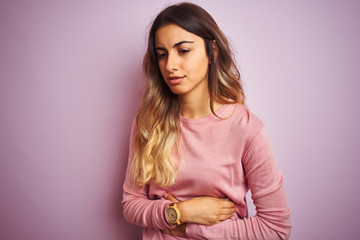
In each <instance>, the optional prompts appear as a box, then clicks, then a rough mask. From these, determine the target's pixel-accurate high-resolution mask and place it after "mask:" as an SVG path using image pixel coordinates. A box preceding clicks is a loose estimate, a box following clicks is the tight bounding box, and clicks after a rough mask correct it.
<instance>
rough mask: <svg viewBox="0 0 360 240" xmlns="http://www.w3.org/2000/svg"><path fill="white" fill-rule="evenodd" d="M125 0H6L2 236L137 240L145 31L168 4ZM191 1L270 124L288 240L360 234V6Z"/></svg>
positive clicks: (1, 60)
mask: <svg viewBox="0 0 360 240" xmlns="http://www.w3.org/2000/svg"><path fill="white" fill-rule="evenodd" d="M124 2H125V1H115V0H114V1H79V0H76V1H44V0H43V1H41V0H33V1H25V0H23V1H1V3H0V36H1V37H0V50H1V51H0V111H1V112H0V114H1V115H0V161H1V162H0V164H1V165H0V201H1V202H0V239H4V240H20V239H21V240H22V239H26V240H49V239H51V240H63V239H67V240H79V239H81V240H82V239H84V240H85V239H86V240H98V239H104V240H115V239H139V238H140V228H138V227H136V226H132V225H130V224H128V223H126V222H125V220H124V219H123V217H122V210H121V205H120V201H121V195H122V183H123V180H124V173H125V167H126V164H127V163H126V161H127V153H128V138H129V131H130V124H131V121H132V118H133V117H134V114H135V109H136V106H137V103H138V99H139V96H140V94H141V91H140V90H141V87H142V86H143V82H142V74H141V66H140V64H141V60H142V56H143V53H144V49H145V41H146V40H145V39H146V32H147V29H148V25H149V23H150V21H151V20H152V19H153V17H154V16H155V15H156V14H157V13H158V12H159V11H160V10H161V9H162V8H163V7H164V6H165V5H167V4H169V3H171V2H170V1H160V0H157V1H155V0H153V1H128V2H126V3H124ZM173 2H176V1H173ZM194 2H195V3H198V4H199V5H201V6H203V7H204V8H205V9H206V10H208V11H209V12H210V14H212V16H213V17H214V18H215V20H216V21H217V22H218V24H219V26H220V28H221V29H222V30H223V32H224V33H225V34H226V35H227V36H228V37H229V38H230V39H231V42H232V45H233V46H234V49H235V51H236V56H237V62H238V64H239V67H240V71H241V73H242V76H243V80H244V81H245V83H246V85H245V88H246V93H247V97H248V102H247V103H248V105H249V107H250V108H251V110H252V111H253V112H254V113H255V114H256V115H258V116H259V117H260V118H261V119H262V120H263V121H264V122H265V124H266V126H267V129H268V132H269V135H270V138H271V140H272V144H273V148H274V152H275V154H276V157H277V160H278V165H279V167H280V169H281V170H282V172H283V174H284V176H285V186H286V189H287V193H288V198H289V202H290V205H291V207H292V222H293V225H294V227H293V231H292V236H291V239H293V240H295V239H298V240H303V239H317V240H319V239H360V227H359V226H360V220H359V215H360V207H359V204H360V193H359V189H360V187H359V177H358V172H359V169H360V168H359V167H360V164H359V161H360V158H359V148H360V126H359V122H360V119H359V118H360V107H359V103H360V95H359V90H360V83H359V80H360V79H359V77H358V76H359V67H360V47H359V43H360V28H359V23H360V14H359V13H360V3H359V2H358V1H349V0H348V1H334V0H330V1H329V0H326V1H325V0H314V1H310V0H309V1H258V0H256V1H251V2H250V1H245V0H244V1H223V2H221V3H220V1H218V0H216V1H194ZM252 212H253V210H252Z"/></svg>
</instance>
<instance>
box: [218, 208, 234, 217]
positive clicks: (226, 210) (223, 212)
mask: <svg viewBox="0 0 360 240" xmlns="http://www.w3.org/2000/svg"><path fill="white" fill-rule="evenodd" d="M233 213H235V208H223V209H221V215H232V214H233Z"/></svg>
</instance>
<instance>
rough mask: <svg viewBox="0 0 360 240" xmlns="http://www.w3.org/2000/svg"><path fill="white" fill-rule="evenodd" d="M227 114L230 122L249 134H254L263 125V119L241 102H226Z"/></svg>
mask: <svg viewBox="0 0 360 240" xmlns="http://www.w3.org/2000/svg"><path fill="white" fill-rule="evenodd" d="M227 108H228V111H226V112H227V114H231V115H229V116H230V117H229V118H228V120H229V121H230V123H231V124H232V125H233V126H234V127H237V128H240V129H241V130H243V131H246V132H248V133H249V134H250V135H252V134H256V133H257V132H258V131H259V130H260V129H261V128H263V127H264V123H263V121H262V120H261V119H260V118H259V117H258V116H256V115H255V114H254V113H253V112H252V111H250V109H249V108H248V107H247V106H245V105H242V104H239V103H234V104H228V106H227Z"/></svg>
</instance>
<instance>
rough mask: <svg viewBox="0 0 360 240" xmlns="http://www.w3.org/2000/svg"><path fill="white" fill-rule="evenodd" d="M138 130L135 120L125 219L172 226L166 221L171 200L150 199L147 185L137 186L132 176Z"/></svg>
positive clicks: (126, 191)
mask: <svg viewBox="0 0 360 240" xmlns="http://www.w3.org/2000/svg"><path fill="white" fill-rule="evenodd" d="M136 131H137V127H136V123H135V121H134V122H133V126H132V129H131V136H130V144H129V145H130V147H129V160H128V167H127V172H126V177H125V182H124V186H123V200H122V205H123V214H124V217H125V219H126V220H127V221H128V222H130V223H133V224H136V225H139V226H142V227H149V228H154V229H168V228H172V226H171V225H169V223H168V222H167V221H166V217H165V210H166V207H167V205H168V204H170V203H171V201H169V200H166V199H159V200H150V199H149V198H148V194H147V192H148V191H147V188H146V187H143V188H141V187H138V186H136V185H135V184H134V183H133V182H132V181H131V178H130V171H129V169H130V166H131V161H132V158H133V155H134V144H133V143H134V136H135V133H136Z"/></svg>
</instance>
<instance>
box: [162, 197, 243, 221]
mask: <svg viewBox="0 0 360 240" xmlns="http://www.w3.org/2000/svg"><path fill="white" fill-rule="evenodd" d="M165 198H166V199H168V200H170V201H173V202H178V200H177V199H175V198H174V197H173V196H171V195H167V196H165ZM177 206H178V208H179V209H180V212H181V219H180V221H181V222H182V223H197V224H202V225H214V224H217V223H219V222H222V221H224V220H226V219H229V218H230V217H232V216H233V214H234V213H235V211H236V208H235V204H234V203H233V202H231V201H229V200H226V199H221V198H215V197H196V198H192V199H189V200H187V201H183V202H178V204H177Z"/></svg>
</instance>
